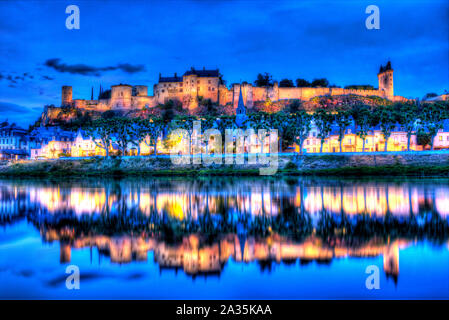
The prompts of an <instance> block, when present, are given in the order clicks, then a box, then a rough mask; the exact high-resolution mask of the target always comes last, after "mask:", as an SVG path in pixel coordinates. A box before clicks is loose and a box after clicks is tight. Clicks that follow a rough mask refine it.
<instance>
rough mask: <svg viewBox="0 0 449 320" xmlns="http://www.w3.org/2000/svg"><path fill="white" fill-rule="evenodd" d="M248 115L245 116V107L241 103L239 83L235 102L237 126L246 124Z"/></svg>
mask: <svg viewBox="0 0 449 320" xmlns="http://www.w3.org/2000/svg"><path fill="white" fill-rule="evenodd" d="M247 120H248V117H247V116H246V108H245V104H244V103H243V95H242V86H241V85H240V94H239V102H238V104H237V110H236V111H235V123H236V124H237V126H238V127H239V128H241V127H243V126H246V122H247Z"/></svg>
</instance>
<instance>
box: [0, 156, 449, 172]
mask: <svg viewBox="0 0 449 320" xmlns="http://www.w3.org/2000/svg"><path fill="white" fill-rule="evenodd" d="M267 166H268V165H267V164H266V165H261V164H251V165H250V164H247V163H246V164H241V165H237V164H233V165H228V164H222V165H217V164H213V165H205V164H195V165H191V164H182V165H176V164H173V163H172V161H171V159H170V158H168V157H157V158H155V157H124V158H120V157H117V158H109V159H104V158H92V159H71V160H40V161H22V162H17V163H3V164H1V165H0V176H4V177H28V176H29V177H83V176H101V177H105V176H109V177H111V176H112V177H114V176H208V175H213V176H259V175H260V170H259V169H260V168H263V167H267ZM275 174H276V175H282V176H296V175H320V176H327V175H333V176H436V177H449V153H447V154H446V153H428V152H423V153H414V154H413V153H403V154H398V153H395V154H381V153H379V154H324V155H316V154H315V155H303V156H297V155H294V154H290V155H281V156H279V160H278V165H277V171H276V173H275Z"/></svg>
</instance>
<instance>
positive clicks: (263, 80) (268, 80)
mask: <svg viewBox="0 0 449 320" xmlns="http://www.w3.org/2000/svg"><path fill="white" fill-rule="evenodd" d="M254 84H255V85H256V86H257V87H269V86H272V85H273V77H272V76H271V74H269V73H268V72H265V73H264V74H261V73H259V74H258V75H257V79H256V81H254Z"/></svg>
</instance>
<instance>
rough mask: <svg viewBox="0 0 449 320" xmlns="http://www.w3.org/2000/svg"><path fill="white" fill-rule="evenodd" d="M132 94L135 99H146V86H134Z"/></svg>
mask: <svg viewBox="0 0 449 320" xmlns="http://www.w3.org/2000/svg"><path fill="white" fill-rule="evenodd" d="M133 93H134V95H135V96H137V97H146V96H148V86H134V87H133Z"/></svg>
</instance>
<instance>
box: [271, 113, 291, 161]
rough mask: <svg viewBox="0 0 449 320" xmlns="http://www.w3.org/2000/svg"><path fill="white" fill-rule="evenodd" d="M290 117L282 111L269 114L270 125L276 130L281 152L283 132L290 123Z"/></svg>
mask: <svg viewBox="0 0 449 320" xmlns="http://www.w3.org/2000/svg"><path fill="white" fill-rule="evenodd" d="M289 118H290V117H289V116H288V115H287V114H285V113H284V112H277V113H273V114H271V115H270V120H269V121H270V126H271V127H272V128H274V129H277V131H278V137H279V138H278V139H279V152H282V143H283V141H284V139H285V138H286V137H285V133H286V132H287V129H288V127H289V126H290V125H291V124H290V121H289V120H290V119H289Z"/></svg>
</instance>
